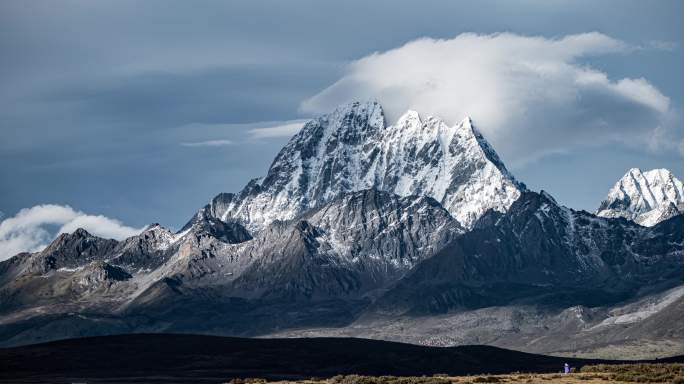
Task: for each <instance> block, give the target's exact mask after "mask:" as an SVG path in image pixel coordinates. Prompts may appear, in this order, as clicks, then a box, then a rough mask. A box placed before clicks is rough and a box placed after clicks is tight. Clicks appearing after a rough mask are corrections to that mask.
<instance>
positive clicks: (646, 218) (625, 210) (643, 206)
mask: <svg viewBox="0 0 684 384" xmlns="http://www.w3.org/2000/svg"><path fill="white" fill-rule="evenodd" d="M683 210H684V185H683V184H682V182H681V181H680V180H679V179H677V178H676V177H675V176H674V175H673V174H672V172H670V171H669V170H667V169H664V168H660V169H652V170H650V171H646V172H642V171H641V169H639V168H632V169H630V170H629V171H627V173H626V174H625V175H624V176H623V177H622V178H621V179H620V180H618V181H617V183H615V185H614V186H613V187H612V188H611V189H610V191H609V192H608V196H607V197H606V199H605V200H603V202H601V205H600V206H599V209H598V210H597V211H596V214H597V215H598V216H602V217H624V218H626V219H629V220H634V221H635V222H637V223H639V224H641V225H644V226H647V227H650V226H653V225H656V224H658V223H659V222H661V221H663V220H667V219H669V218H671V217H672V216H676V215H678V214H679V213H681V212H682V211H683Z"/></svg>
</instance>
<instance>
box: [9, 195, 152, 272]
mask: <svg viewBox="0 0 684 384" xmlns="http://www.w3.org/2000/svg"><path fill="white" fill-rule="evenodd" d="M54 228H56V230H55V229H54ZM78 228H84V229H85V230H87V231H88V232H90V233H92V234H94V235H97V236H101V237H105V238H112V239H117V240H122V239H125V238H127V237H130V236H134V235H137V234H139V233H140V232H141V231H142V228H131V227H128V226H126V225H123V224H122V223H121V222H120V221H118V220H115V219H111V218H108V217H105V216H102V215H89V214H86V213H84V212H81V211H77V210H74V209H73V208H71V207H70V206H68V205H56V204H44V205H36V206H34V207H31V208H25V209H22V210H21V211H19V212H18V213H17V214H16V215H15V216H12V217H8V218H6V219H4V220H2V221H1V222H0V260H5V259H8V258H10V257H12V256H14V255H16V254H17V253H19V252H36V251H40V250H42V249H43V248H45V246H47V245H48V244H49V243H50V242H51V241H52V240H53V239H54V238H55V237H56V236H57V235H59V234H60V233H71V232H73V231H75V230H76V229H78Z"/></svg>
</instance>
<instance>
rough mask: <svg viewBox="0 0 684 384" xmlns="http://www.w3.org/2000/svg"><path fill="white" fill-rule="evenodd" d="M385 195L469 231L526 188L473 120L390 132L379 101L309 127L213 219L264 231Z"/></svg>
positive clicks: (432, 121) (410, 124)
mask: <svg viewBox="0 0 684 384" xmlns="http://www.w3.org/2000/svg"><path fill="white" fill-rule="evenodd" d="M371 188H372V189H377V190H380V191H386V192H391V193H394V194H397V195H399V196H409V195H421V196H429V197H432V198H434V199H435V200H437V201H439V202H440V203H441V204H442V205H443V206H444V207H445V208H446V209H447V210H448V211H449V212H450V213H451V215H453V216H454V218H456V219H457V220H458V221H459V223H461V224H462V225H463V226H464V227H466V228H469V227H471V226H472V225H473V224H474V222H475V220H477V219H478V218H479V217H480V216H481V215H482V214H483V213H484V212H486V211H487V210H489V209H495V210H497V211H501V212H504V211H506V210H507V209H508V207H509V206H510V205H511V204H512V203H513V202H514V201H515V200H516V199H517V198H518V196H520V191H521V190H524V188H525V187H524V185H522V184H521V183H518V182H517V181H516V180H515V179H514V178H513V176H511V174H510V173H509V172H508V171H507V170H506V168H505V166H504V165H503V163H502V162H501V160H500V159H499V157H498V156H497V155H496V153H495V152H494V150H493V149H492V147H491V146H490V145H489V144H488V143H487V141H486V140H485V139H484V137H482V135H481V134H480V133H479V132H478V131H477V130H476V129H475V128H474V127H473V124H472V120H471V119H470V118H465V119H464V120H463V121H461V122H460V123H459V124H456V125H454V126H449V125H447V124H446V123H445V122H444V121H443V120H441V119H439V118H437V117H434V116H427V117H421V116H420V115H419V113H418V112H416V111H413V110H409V111H407V112H406V113H404V114H403V115H402V116H401V117H400V118H399V119H398V120H397V121H396V123H395V124H393V125H387V124H386V121H385V114H384V111H383V109H382V106H381V105H380V104H379V103H378V102H376V101H369V102H365V103H360V102H354V103H350V104H347V105H343V106H340V107H338V108H337V109H336V110H335V111H333V112H332V113H330V114H327V115H323V116H321V117H318V118H316V119H313V120H311V121H309V122H308V123H306V124H305V125H304V127H303V128H302V130H301V131H300V132H299V133H297V134H296V135H295V136H294V137H292V139H291V140H290V141H289V142H288V144H287V145H285V147H284V148H283V149H282V150H281V151H280V153H279V154H278V155H277V156H276V158H275V160H274V161H273V164H272V165H271V167H270V169H269V170H268V173H267V174H266V177H264V178H263V179H255V180H253V181H252V182H250V183H249V184H248V185H247V186H246V187H245V188H244V189H243V190H242V191H241V192H240V193H238V194H236V195H232V194H222V195H219V196H217V198H215V199H214V201H212V204H211V213H212V214H213V215H215V216H216V217H217V218H220V219H221V220H224V221H230V220H234V221H238V222H240V223H242V224H243V225H245V226H246V227H247V228H248V229H249V230H250V231H259V230H260V229H262V228H263V227H264V226H265V225H267V224H269V223H270V222H272V221H275V220H288V219H292V218H294V217H296V216H297V215H299V214H301V213H302V212H305V211H306V210H308V209H311V208H314V207H317V206H320V205H322V204H324V203H326V202H329V201H331V200H332V199H334V198H336V197H339V196H341V195H343V194H345V193H349V192H355V191H361V190H365V189H371Z"/></svg>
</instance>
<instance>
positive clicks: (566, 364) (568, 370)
mask: <svg viewBox="0 0 684 384" xmlns="http://www.w3.org/2000/svg"><path fill="white" fill-rule="evenodd" d="M563 372H565V374H566V375H567V374H568V373H570V366H569V365H568V363H565V366H564V371H563Z"/></svg>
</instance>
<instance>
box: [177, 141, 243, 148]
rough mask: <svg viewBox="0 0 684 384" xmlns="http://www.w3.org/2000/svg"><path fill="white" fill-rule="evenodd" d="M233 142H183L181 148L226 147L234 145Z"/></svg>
mask: <svg viewBox="0 0 684 384" xmlns="http://www.w3.org/2000/svg"><path fill="white" fill-rule="evenodd" d="M232 144H233V142H232V141H231V140H206V141H194V142H183V143H181V146H183V147H224V146H226V145H232Z"/></svg>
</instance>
